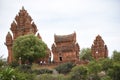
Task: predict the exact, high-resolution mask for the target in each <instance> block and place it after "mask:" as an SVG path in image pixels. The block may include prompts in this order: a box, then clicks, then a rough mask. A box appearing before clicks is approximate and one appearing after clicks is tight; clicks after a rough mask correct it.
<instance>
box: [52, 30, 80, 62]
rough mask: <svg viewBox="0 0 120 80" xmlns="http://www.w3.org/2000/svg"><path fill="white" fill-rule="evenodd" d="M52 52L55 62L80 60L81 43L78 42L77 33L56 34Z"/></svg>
mask: <svg viewBox="0 0 120 80" xmlns="http://www.w3.org/2000/svg"><path fill="white" fill-rule="evenodd" d="M54 39H55V40H54V43H53V45H52V53H53V56H54V62H56V63H64V62H77V61H79V51H80V48H79V45H78V43H77V42H76V33H75V32H74V33H73V34H69V35H54Z"/></svg>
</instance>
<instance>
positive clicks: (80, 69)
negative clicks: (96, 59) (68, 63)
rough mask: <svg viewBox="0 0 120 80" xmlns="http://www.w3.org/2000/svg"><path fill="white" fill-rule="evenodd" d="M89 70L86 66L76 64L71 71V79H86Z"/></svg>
mask: <svg viewBox="0 0 120 80" xmlns="http://www.w3.org/2000/svg"><path fill="white" fill-rule="evenodd" d="M87 72H88V70H87V68H86V67H85V66H76V67H74V68H73V69H72V71H71V72H70V80H86V78H87Z"/></svg>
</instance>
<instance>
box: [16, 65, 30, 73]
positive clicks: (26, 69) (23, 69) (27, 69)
mask: <svg viewBox="0 0 120 80" xmlns="http://www.w3.org/2000/svg"><path fill="white" fill-rule="evenodd" d="M16 69H18V70H19V71H21V72H26V73H29V72H31V71H32V70H31V65H20V66H18V67H17V68H16Z"/></svg>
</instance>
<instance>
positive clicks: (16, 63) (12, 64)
mask: <svg viewBox="0 0 120 80" xmlns="http://www.w3.org/2000/svg"><path fill="white" fill-rule="evenodd" d="M9 66H10V67H13V68H16V67H17V66H19V64H18V62H17V61H13V62H12V63H10V64H9Z"/></svg>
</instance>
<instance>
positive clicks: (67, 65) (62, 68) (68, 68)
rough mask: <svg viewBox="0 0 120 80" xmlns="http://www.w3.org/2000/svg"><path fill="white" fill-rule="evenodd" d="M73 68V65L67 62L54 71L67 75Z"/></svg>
mask: <svg viewBox="0 0 120 80" xmlns="http://www.w3.org/2000/svg"><path fill="white" fill-rule="evenodd" d="M74 66H75V64H74V63H71V62H68V63H63V64H60V65H58V66H57V67H56V68H55V69H56V70H57V71H58V72H59V73H62V74H66V73H69V72H70V71H71V69H72V68H73V67H74Z"/></svg>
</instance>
